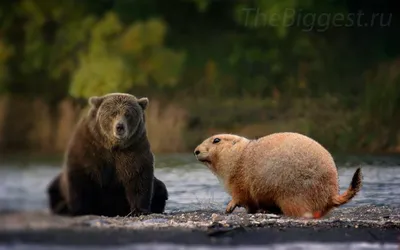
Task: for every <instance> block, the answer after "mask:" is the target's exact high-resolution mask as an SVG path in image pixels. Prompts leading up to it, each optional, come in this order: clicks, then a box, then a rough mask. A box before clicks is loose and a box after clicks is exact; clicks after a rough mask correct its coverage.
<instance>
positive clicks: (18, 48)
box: [0, 0, 400, 152]
mask: <svg viewBox="0 0 400 250" xmlns="http://www.w3.org/2000/svg"><path fill="white" fill-rule="evenodd" d="M394 2H395V1H376V0H370V1H368V0H364V1H358V0H352V1H350V0H349V1H340V0H337V1H335V0H333V1H317V0H303V1H300V0H279V1H278V0H274V1H272V0H258V1H257V0H253V1H250V0H249V1H243V0H168V1H165V0H119V1H118V0H82V1H77V0H70V1H49V0H16V1H2V2H1V3H0V18H1V22H0V93H1V94H2V96H8V98H11V99H12V100H13V101H14V102H16V101H15V100H25V101H26V102H28V101H27V100H29V101H32V102H34V100H40V101H41V104H40V105H42V106H40V105H39V104H38V105H37V106H38V107H46V109H47V111H46V112H48V116H49V118H46V119H48V120H49V122H48V123H50V124H53V123H55V121H57V122H58V123H61V121H60V120H62V119H67V118H62V116H64V115H62V114H60V111H59V109H60V105H61V104H60V103H62V101H65V100H80V99H85V98H87V97H89V96H91V95H100V94H104V93H107V92H114V91H118V92H131V93H133V94H136V95H146V96H149V97H150V98H151V100H157V101H160V103H162V104H160V105H161V106H159V108H158V109H159V110H158V109H157V110H158V111H157V112H158V113H157V115H153V116H154V117H155V118H154V119H155V120H154V121H153V124H161V125H160V126H162V127H165V126H166V125H165V124H166V123H168V124H169V126H170V127H171V129H172V128H175V129H177V128H179V129H180V130H179V131H175V132H174V133H172V132H171V133H170V134H171V135H173V136H174V137H176V136H177V135H178V134H179V136H180V138H183V139H180V140H182V142H180V143H178V144H179V146H176V147H174V149H170V148H169V146H168V145H170V144H171V141H176V140H174V139H173V138H171V139H169V140H166V141H167V144H168V145H167V146H161V145H160V146H159V148H160V150H159V151H174V150H175V151H180V150H188V149H190V147H191V146H192V145H195V143H197V142H198V141H199V140H200V138H203V137H205V136H206V135H205V133H212V132H213V131H217V130H224V131H226V130H229V131H235V132H241V133H243V134H245V135H249V136H258V135H261V134H263V133H267V132H273V131H278V130H298V131H300V132H303V133H306V134H309V135H311V136H313V137H315V138H317V139H319V140H320V141H321V142H323V143H324V144H325V145H327V146H328V147H330V148H332V149H337V150H347V151H348V150H351V151H374V152H375V151H390V150H399V145H400V143H399V141H400V131H399V128H400V118H399V117H400V115H399V113H400V111H399V110H400V57H399V55H400V46H399V44H400V32H399V31H400V29H399V27H400V19H399V11H400V10H399V9H398V8H396V6H395V4H394ZM8 102H10V101H9V99H8ZM4 103H7V101H4ZM171 103H172V104H174V105H175V106H174V107H175V108H171V107H172V106H168V107H170V108H169V111H165V108H164V107H166V106H163V105H167V104H168V105H169V104H171ZM172 104H171V105H172ZM3 106H4V108H3V111H2V112H3V114H2V115H1V116H0V123H1V124H3V125H2V127H3V129H2V130H0V132H2V134H3V136H2V137H3V138H2V140H0V144H1V146H0V147H2V148H7V149H10V150H17V149H20V147H21V145H22V144H24V141H25V139H24V138H20V139H16V135H15V133H16V132H13V131H15V127H16V125H15V124H16V123H23V122H22V120H23V119H22V118H21V117H20V116H17V118H15V112H25V111H26V112H28V111H27V110H28V109H29V108H30V107H31V105H28V104H26V105H25V106H24V107H25V108H24V107H20V108H19V109H17V108H15V106H17V105H16V104H11V105H10V103H9V104H8V105H3ZM20 106H23V105H22V104H21V105H20ZM176 107H179V110H181V109H184V110H185V112H183V113H185V114H188V115H180V114H181V113H182V112H181V113H180V111H177V110H178V108H176ZM13 108H15V109H16V110H13ZM38 109H40V110H42V109H43V108H38ZM173 109H175V111H171V110H173ZM154 112H156V111H154ZM168 112H169V113H168ZM10 113H11V114H13V118H12V119H11V118H9V117H10ZM163 113H165V114H167V113H168V115H164V116H168V118H165V117H162V114H163ZM177 113H179V115H177ZM75 116H76V114H75ZM75 116H74V115H71V117H75ZM150 116H151V115H150ZM1 117H2V118H1ZM43 117H44V116H43ZM160 117H161V118H160ZM171 117H173V119H172V118H171ZM183 117H184V118H183ZM25 118H26V119H31V120H32V119H34V120H35V119H36V120H37V119H38V118H37V117H36V116H35V115H31V116H26V117H25ZM43 119H44V118H43ZM71 119H72V118H71ZM171 119H172V120H173V121H170V120H171ZM72 120H74V121H75V118H74V119H72ZM181 120H182V121H181ZM183 120H184V121H183ZM178 121H180V122H178ZM150 123H151V121H150ZM177 123H179V124H181V125H179V126H178V125H176V124H177ZM27 124H28V123H27ZM65 124H67V123H65ZM68 124H73V122H70V123H68ZM35 126H42V127H43V126H44V125H32V123H29V125H24V126H22V125H21V127H23V128H21V129H20V131H23V132H21V133H18V134H24V133H25V134H29V133H34V134H37V132H32V131H31V127H35ZM46 126H47V125H46ZM46 126H44V127H46ZM150 126H151V124H150ZM17 127H18V126H17ZM46 128H47V129H49V128H48V126H47V127H46ZM13 129H14V130H13ZM53 130H55V129H53ZM58 130H59V128H58ZM156 130H157V127H156V126H155V125H154V128H153V130H152V131H153V134H156V135H154V138H159V139H160V140H162V136H163V133H161V132H158V133H157V132H155V131H156ZM29 131H30V132H29ZM68 131H69V130H68ZM60 133H61V132H57V133H56V132H55V133H53V135H47V137H46V136H44V138H47V139H46V140H48V142H47V144H48V145H49V146H48V147H49V148H52V147H51V145H52V143H51V142H49V141H53V142H54V137H60ZM65 133H67V132H65ZM11 135H13V136H11ZM67 137H68V136H65V135H64V137H63V138H67ZM35 138H36V137H35ZM49 138H53V139H49ZM32 140H40V139H32ZM156 140H157V139H154V140H153V141H154V144H157V143H156V142H155V141H156ZM164 140H165V138H164ZM60 143H61V144H63V143H64V142H60ZM25 144H26V143H25ZM36 144H38V142H35V143H33V144H32V143H31V144H30V146H29V147H31V148H32V147H35V146H32V145H36ZM39 144H41V145H44V144H43V143H39ZM47 144H46V145H47ZM43 147H44V148H45V146H43ZM61 149H62V146H60V150H61Z"/></svg>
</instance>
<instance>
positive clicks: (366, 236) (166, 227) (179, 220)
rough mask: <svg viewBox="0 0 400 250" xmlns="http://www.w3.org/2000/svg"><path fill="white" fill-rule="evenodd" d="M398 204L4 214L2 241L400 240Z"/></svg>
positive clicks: (248, 242) (0, 218) (235, 242)
mask: <svg viewBox="0 0 400 250" xmlns="http://www.w3.org/2000/svg"><path fill="white" fill-rule="evenodd" d="M399 237H400V208H393V207H386V206H384V207H376V206H360V207H354V208H339V209H335V210H334V211H333V212H332V213H331V214H330V215H329V216H327V217H326V218H324V219H319V220H306V219H297V220H295V219H289V218H285V217H281V216H277V215H272V214H255V215H248V214H246V213H244V211H243V210H237V211H235V212H234V213H233V214H231V215H225V214H223V213H221V211H193V212H182V213H171V214H152V215H147V216H140V217H114V218H108V217H101V216H100V217H99V216H82V217H75V218H70V217H60V216H54V215H50V214H49V213H48V212H31V213H6V214H2V215H0V243H3V244H4V243H6V244H8V243H13V242H26V243H40V244H62V245H69V244H73V245H102V246H103V245H119V244H128V243H140V242H165V243H179V244H229V245H232V244H233V245H238V244H246V245H252V244H272V243H279V242H297V241H318V242H357V241H367V242H380V243H383V242H392V243H398V242H400V238H399Z"/></svg>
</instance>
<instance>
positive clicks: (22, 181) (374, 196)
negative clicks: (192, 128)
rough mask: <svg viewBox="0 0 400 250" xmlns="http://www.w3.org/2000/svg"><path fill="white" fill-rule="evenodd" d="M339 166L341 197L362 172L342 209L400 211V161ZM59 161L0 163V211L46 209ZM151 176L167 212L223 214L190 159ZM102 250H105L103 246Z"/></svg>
mask: <svg viewBox="0 0 400 250" xmlns="http://www.w3.org/2000/svg"><path fill="white" fill-rule="evenodd" d="M335 160H336V162H337V166H338V173H339V183H340V192H343V191H344V190H345V189H347V187H348V185H349V184H350V180H351V177H352V176H353V174H354V171H355V170H356V168H357V167H361V168H362V172H363V187H362V189H361V191H360V193H359V194H358V195H357V196H356V197H355V198H354V199H353V200H352V201H351V202H349V203H348V204H346V205H344V206H357V205H361V204H374V205H389V206H400V157H371V156H369V157H367V156H363V157H341V158H335ZM60 162H61V160H56V161H30V160H26V159H21V160H18V159H13V160H12V161H8V160H4V159H3V160H1V159H0V212H1V211H15V210H18V211H29V210H30V211H32V210H44V209H47V197H46V187H47V185H48V183H49V182H50V180H51V179H52V178H53V177H54V176H55V175H56V174H58V173H59V171H60ZM155 175H156V176H157V177H158V178H159V179H161V180H162V181H164V183H165V184H166V186H167V188H168V192H169V200H168V202H167V206H166V212H175V211H191V210H198V209H221V210H223V209H224V208H225V206H226V204H227V202H228V201H229V196H228V195H227V194H226V193H225V191H224V190H223V188H222V186H221V185H220V183H219V182H218V180H217V178H216V177H215V176H214V175H213V174H212V173H211V172H210V171H209V170H208V169H207V168H206V167H205V166H204V165H202V164H199V163H198V162H196V160H195V159H194V157H193V155H191V154H182V155H177V154H174V155H162V156H156V170H155ZM398 247H399V246H398V244H384V245H381V244H372V243H367V242H354V243H335V244H324V243H315V242H298V243H290V244H289V243H288V244H276V245H269V246H259V247H258V246H232V247H226V248H224V247H214V246H207V245H205V246H185V245H176V244H172V245H170V244H156V243H150V244H135V245H128V246H124V247H121V246H118V247H117V246H115V247H111V248H109V249H165V250H167V249H168V250H169V249H192V250H195V249H196V250H197V249H209V250H211V249H282V250H284V249H307V250H308V249H310V250H311V249H332V250H333V249H335V250H339V249H355V250H362V249H399V248H398ZM2 249H20V250H23V249H60V250H61V249H65V250H70V249H71V250H72V249H98V248H90V247H80V246H76V247H73V246H51V247H49V246H40V245H36V246H34V245H24V244H23V243H16V244H14V245H1V244H0V250H2ZM102 249H108V248H107V247H104V248H102Z"/></svg>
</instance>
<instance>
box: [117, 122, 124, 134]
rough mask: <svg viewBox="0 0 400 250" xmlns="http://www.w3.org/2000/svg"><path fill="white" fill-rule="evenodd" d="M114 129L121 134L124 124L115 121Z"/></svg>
mask: <svg viewBox="0 0 400 250" xmlns="http://www.w3.org/2000/svg"><path fill="white" fill-rule="evenodd" d="M115 129H116V130H117V133H118V134H123V133H124V132H125V126H124V124H122V123H117V125H115Z"/></svg>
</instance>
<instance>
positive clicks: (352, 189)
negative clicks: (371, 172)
mask: <svg viewBox="0 0 400 250" xmlns="http://www.w3.org/2000/svg"><path fill="white" fill-rule="evenodd" d="M361 179H362V174H361V169H360V168H357V170H356V172H355V173H354V175H353V178H352V179H351V183H350V186H349V188H348V189H347V190H346V191H345V192H344V193H343V194H341V195H336V196H335V197H334V198H333V201H332V202H333V206H334V207H338V206H341V205H343V204H346V203H347V202H349V201H350V200H351V199H352V198H353V197H354V196H355V195H356V194H357V193H358V192H359V191H360V189H361V186H362V185H361Z"/></svg>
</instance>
